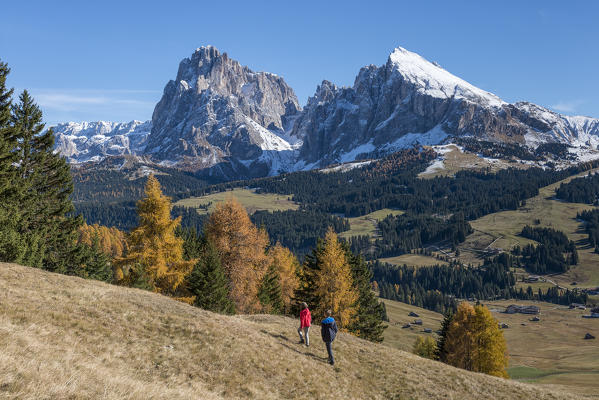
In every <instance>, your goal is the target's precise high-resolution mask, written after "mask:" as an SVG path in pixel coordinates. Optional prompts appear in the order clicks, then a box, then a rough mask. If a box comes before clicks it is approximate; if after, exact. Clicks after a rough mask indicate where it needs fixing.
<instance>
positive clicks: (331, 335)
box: [320, 310, 337, 365]
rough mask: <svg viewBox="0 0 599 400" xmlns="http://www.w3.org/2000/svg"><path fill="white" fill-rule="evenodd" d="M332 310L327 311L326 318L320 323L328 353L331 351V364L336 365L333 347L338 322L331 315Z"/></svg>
mask: <svg viewBox="0 0 599 400" xmlns="http://www.w3.org/2000/svg"><path fill="white" fill-rule="evenodd" d="M332 314H333V313H332V311H331V310H327V311H326V312H325V316H326V318H325V319H323V320H322V322H321V323H320V334H321V335H322V341H323V342H324V343H325V344H326V346H327V353H329V364H331V365H335V358H334V357H333V348H332V347H331V345H332V343H333V340H335V336H336V335H337V323H335V319H334V318H333V317H331V315H332Z"/></svg>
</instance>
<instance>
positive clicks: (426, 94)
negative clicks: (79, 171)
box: [56, 46, 599, 179]
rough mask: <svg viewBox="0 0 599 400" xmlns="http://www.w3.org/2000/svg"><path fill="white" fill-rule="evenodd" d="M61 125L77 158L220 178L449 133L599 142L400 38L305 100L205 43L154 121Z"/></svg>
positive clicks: (315, 163) (590, 124) (591, 131)
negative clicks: (382, 59) (118, 158)
mask: <svg viewBox="0 0 599 400" xmlns="http://www.w3.org/2000/svg"><path fill="white" fill-rule="evenodd" d="M56 131H57V134H58V135H57V137H58V139H57V148H58V149H59V151H61V152H62V153H63V154H65V155H66V156H67V157H68V158H69V160H71V161H73V162H84V161H94V160H98V159H101V158H103V157H105V156H110V155H122V154H133V155H144V156H146V157H147V158H148V159H150V160H152V162H154V163H158V164H161V165H164V166H175V167H178V168H183V169H187V170H191V171H196V172H202V173H205V174H208V175H213V176H219V177H223V178H225V179H238V178H245V177H253V176H264V175H275V174H278V173H281V172H286V171H294V170H303V169H311V168H317V167H324V166H326V165H330V164H333V163H343V162H350V161H354V160H357V159H363V158H376V157H380V156H383V155H385V154H388V153H392V152H394V151H397V150H399V149H402V148H407V147H412V146H414V145H417V144H424V145H434V144H440V143H442V142H449V141H451V138H452V137H473V138H476V139H480V140H485V141H491V142H500V143H512V144H519V145H523V146H527V147H530V148H535V147H537V146H538V145H540V144H543V143H563V144H566V145H568V146H571V147H573V148H578V149H593V150H595V149H596V148H597V145H598V144H599V120H597V119H593V118H587V117H570V116H564V115H561V114H558V113H555V112H553V111H550V110H548V109H546V108H543V107H540V106H538V105H535V104H532V103H527V102H519V103H515V104H510V103H507V102H505V101H503V100H501V99H500V98H499V97H497V96H496V95H494V94H492V93H489V92H486V91H484V90H482V89H479V88H477V87H475V86H473V85H471V84H469V83H468V82H466V81H464V80H462V79H460V78H458V77H456V76H454V75H452V74H451V73H449V72H448V71H446V70H444V69H443V68H442V67H441V66H439V65H438V64H436V63H431V62H429V61H427V60H425V59H424V58H422V57H421V56H419V55H418V54H416V53H413V52H410V51H408V50H405V49H403V48H401V47H399V48H397V49H395V50H394V51H393V52H392V53H391V55H390V56H389V58H388V60H387V62H386V63H385V64H384V65H382V66H380V67H377V66H374V65H370V66H366V67H364V68H362V69H361V70H360V72H359V73H358V76H357V77H356V79H355V82H354V85H353V86H352V87H343V88H339V87H337V86H336V85H334V84H333V83H331V82H329V81H323V82H322V84H321V85H319V86H318V88H317V90H316V93H315V95H314V96H313V97H311V98H310V99H309V100H308V102H307V105H306V106H305V107H304V109H303V110H302V109H301V107H300V105H299V104H298V101H297V98H296V96H295V94H294V92H293V90H292V89H291V88H290V87H289V86H288V85H287V84H286V83H285V81H284V80H283V79H282V78H280V77H278V76H276V75H274V74H270V73H267V72H253V71H252V70H250V69H249V68H248V67H245V66H242V65H241V64H239V63H238V62H237V61H235V60H232V59H231V58H229V57H228V55H227V54H226V53H220V52H219V51H218V50H217V49H216V48H214V47H212V46H207V47H201V48H199V49H197V50H196V51H195V52H194V53H193V55H192V56H191V57H190V58H186V59H184V60H183V61H181V63H180V65H179V70H178V73H177V77H176V79H175V80H172V81H170V82H168V84H167V85H166V87H165V89H164V93H163V96H162V98H161V100H160V102H159V103H158V104H157V105H156V108H155V110H154V114H153V116H152V121H151V123H149V122H146V123H140V122H136V121H134V122H131V123H128V124H112V123H104V122H99V123H82V124H73V123H69V124H61V125H59V126H58V127H56ZM148 132H150V133H149V134H148Z"/></svg>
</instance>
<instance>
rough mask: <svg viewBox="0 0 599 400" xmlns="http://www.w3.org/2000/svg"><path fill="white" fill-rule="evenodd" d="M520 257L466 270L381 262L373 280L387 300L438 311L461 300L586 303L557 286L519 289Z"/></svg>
mask: <svg viewBox="0 0 599 400" xmlns="http://www.w3.org/2000/svg"><path fill="white" fill-rule="evenodd" d="M516 265H517V258H515V257H513V256H510V255H508V254H506V253H504V254H501V255H499V256H496V257H494V258H490V259H486V260H485V262H484V264H483V265H482V266H480V267H473V266H469V267H462V266H461V265H459V264H458V263H452V264H450V265H447V266H443V265H435V266H431V267H420V268H416V267H408V266H405V265H404V266H395V265H391V264H387V263H382V262H380V261H378V260H377V261H374V262H372V263H371V264H370V266H371V269H372V271H373V279H374V281H375V282H376V287H377V288H378V290H379V293H380V296H381V297H383V298H387V299H391V300H397V301H401V302H404V303H407V304H413V305H416V306H418V307H423V308H426V309H429V310H433V311H436V312H441V313H445V312H447V311H451V310H455V308H456V306H457V304H458V299H476V300H496V299H512V298H514V299H521V300H540V301H547V302H550V303H556V304H564V305H569V304H571V303H573V302H576V303H583V304H584V303H586V301H587V295H586V293H583V292H580V291H577V290H566V291H563V290H559V289H557V288H555V287H552V288H548V289H547V290H546V291H544V292H543V291H541V290H540V289H539V290H538V291H536V292H534V291H533V289H532V288H531V287H530V286H529V287H528V288H527V289H526V290H524V289H523V288H519V289H516V279H515V277H514V274H513V272H512V271H511V270H510V268H512V267H514V266H516Z"/></svg>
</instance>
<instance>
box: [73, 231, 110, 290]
mask: <svg viewBox="0 0 599 400" xmlns="http://www.w3.org/2000/svg"><path fill="white" fill-rule="evenodd" d="M79 249H80V251H82V253H83V254H81V260H82V266H81V267H82V268H81V272H80V273H79V274H78V275H79V276H82V277H84V278H88V279H96V280H99V281H104V282H111V281H112V266H111V264H110V258H109V257H108V255H107V254H105V253H104V252H103V251H102V249H101V248H100V237H99V236H98V235H97V234H96V235H95V236H94V238H93V239H92V244H91V245H88V244H84V243H81V244H80V245H79Z"/></svg>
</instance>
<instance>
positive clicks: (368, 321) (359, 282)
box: [344, 243, 387, 342]
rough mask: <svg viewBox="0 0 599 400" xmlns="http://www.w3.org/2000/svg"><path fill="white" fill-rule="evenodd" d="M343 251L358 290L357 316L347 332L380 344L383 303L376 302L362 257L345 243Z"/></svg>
mask: <svg viewBox="0 0 599 400" xmlns="http://www.w3.org/2000/svg"><path fill="white" fill-rule="evenodd" d="M344 250H345V254H346V257H347V260H348V262H349V265H350V266H351V270H352V277H353V281H354V285H353V286H354V287H355V288H356V289H357V290H358V304H357V305H358V307H357V314H356V318H355V319H354V322H353V323H352V325H350V326H349V327H348V330H349V331H350V332H351V333H354V334H355V335H356V336H358V337H361V338H363V339H367V340H370V341H372V342H382V341H383V332H384V331H385V328H386V327H387V326H386V325H385V324H384V323H383V320H384V318H385V316H386V311H385V308H384V305H383V303H382V302H380V301H379V300H378V298H377V297H376V294H375V293H374V292H373V290H372V286H371V285H370V281H371V279H372V272H371V271H370V269H369V268H368V265H366V263H365V262H364V259H363V258H362V256H360V255H354V254H353V253H352V252H351V250H350V249H349V246H348V245H347V243H345V244H344Z"/></svg>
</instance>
